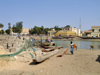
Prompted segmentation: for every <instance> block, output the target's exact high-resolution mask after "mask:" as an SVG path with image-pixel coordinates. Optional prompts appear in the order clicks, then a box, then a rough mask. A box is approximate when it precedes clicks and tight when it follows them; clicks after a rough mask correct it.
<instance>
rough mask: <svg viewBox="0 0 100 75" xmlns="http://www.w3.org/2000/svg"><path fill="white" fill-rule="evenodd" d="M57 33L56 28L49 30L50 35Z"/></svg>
mask: <svg viewBox="0 0 100 75" xmlns="http://www.w3.org/2000/svg"><path fill="white" fill-rule="evenodd" d="M55 33H56V30H55V29H51V30H49V31H48V35H49V36H54V34H55Z"/></svg>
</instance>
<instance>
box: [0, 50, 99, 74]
mask: <svg viewBox="0 0 100 75" xmlns="http://www.w3.org/2000/svg"><path fill="white" fill-rule="evenodd" d="M57 55H58V54H56V55H54V56H52V57H50V58H49V59H47V60H45V61H44V62H42V63H38V64H35V63H32V61H30V62H20V61H18V60H16V61H3V62H2V63H0V75H100V58H99V59H98V56H100V50H87V49H78V50H74V54H73V55H71V54H70V51H69V50H68V52H67V53H66V54H64V55H63V56H62V57H57ZM0 61H1V60H0ZM3 63H4V65H1V64H3Z"/></svg>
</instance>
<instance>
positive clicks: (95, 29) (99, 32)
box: [91, 26, 100, 37]
mask: <svg viewBox="0 0 100 75" xmlns="http://www.w3.org/2000/svg"><path fill="white" fill-rule="evenodd" d="M91 29H92V32H91V36H92V37H100V26H92V27H91Z"/></svg>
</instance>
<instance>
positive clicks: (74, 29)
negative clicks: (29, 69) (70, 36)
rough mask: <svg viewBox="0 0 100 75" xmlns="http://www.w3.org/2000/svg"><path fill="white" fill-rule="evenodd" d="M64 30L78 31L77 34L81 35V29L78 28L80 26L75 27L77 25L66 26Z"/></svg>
mask: <svg viewBox="0 0 100 75" xmlns="http://www.w3.org/2000/svg"><path fill="white" fill-rule="evenodd" d="M62 30H64V31H65V30H67V31H72V32H75V33H76V36H81V30H80V29H78V28H75V27H69V28H68V27H64V28H62Z"/></svg>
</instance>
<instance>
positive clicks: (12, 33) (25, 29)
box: [10, 28, 29, 35]
mask: <svg viewBox="0 0 100 75" xmlns="http://www.w3.org/2000/svg"><path fill="white" fill-rule="evenodd" d="M10 30H11V33H10V34H11V35H17V34H18V33H14V32H13V31H12V29H10ZM20 34H21V35H26V34H29V29H28V28H23V29H22V32H21V33H20Z"/></svg>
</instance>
